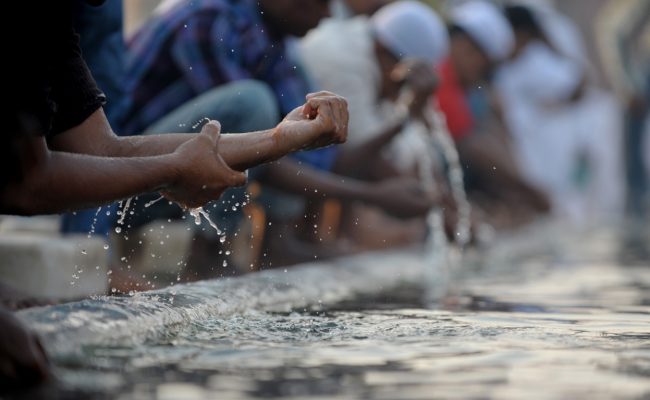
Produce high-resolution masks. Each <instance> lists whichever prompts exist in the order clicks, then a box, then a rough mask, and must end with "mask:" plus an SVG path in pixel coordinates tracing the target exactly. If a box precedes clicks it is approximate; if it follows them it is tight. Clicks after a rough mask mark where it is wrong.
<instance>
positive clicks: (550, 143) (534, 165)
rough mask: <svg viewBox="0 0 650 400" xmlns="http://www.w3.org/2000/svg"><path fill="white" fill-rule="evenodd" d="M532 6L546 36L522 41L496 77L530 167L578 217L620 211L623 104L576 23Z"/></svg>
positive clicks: (557, 207) (556, 203)
mask: <svg viewBox="0 0 650 400" xmlns="http://www.w3.org/2000/svg"><path fill="white" fill-rule="evenodd" d="M526 9H527V10H528V11H530V12H531V15H532V17H533V21H534V22H535V23H536V25H537V27H538V28H539V33H540V35H539V37H534V38H528V39H529V40H526V41H525V43H519V50H518V51H517V53H516V54H515V56H514V58H513V59H512V60H511V61H510V62H508V63H506V64H505V65H504V66H502V67H501V68H500V70H499V71H498V75H497V80H496V82H497V84H496V86H497V88H498V90H499V92H500V95H501V97H502V100H503V105H504V107H503V109H504V116H505V119H506V123H507V124H508V126H509V128H510V130H511V132H512V134H513V141H514V144H515V148H516V151H517V153H518V154H517V155H518V159H519V162H520V164H521V167H522V170H523V172H524V173H525V174H526V175H527V177H528V179H530V180H531V182H532V183H534V184H536V185H538V186H539V187H541V188H542V189H544V190H546V191H547V193H548V194H549V195H550V197H551V201H552V203H553V208H554V212H555V214H556V215H558V216H561V217H568V218H570V219H571V220H572V221H574V222H577V223H581V222H586V221H587V220H592V219H594V218H597V219H600V218H616V217H619V216H620V215H621V214H622V211H623V205H624V182H625V180H624V174H623V160H622V154H623V153H622V137H623V119H622V110H621V109H620V107H619V106H618V105H617V102H616V101H615V100H614V98H613V96H611V95H609V94H608V93H605V92H603V91H601V90H600V89H597V88H596V87H595V85H593V84H592V83H591V82H590V77H589V69H590V65H589V61H588V59H587V57H586V51H585V49H584V46H583V44H582V39H581V37H580V35H579V33H578V30H577V28H576V27H575V25H574V24H573V22H572V21H571V20H569V19H568V18H567V17H565V16H564V15H561V14H559V13H557V12H556V11H555V10H553V9H551V8H548V7H541V6H536V7H531V6H527V7H526ZM511 20H512V16H511ZM515 29H517V27H516V26H515ZM521 32H522V31H521V29H520V30H519V36H518V37H519V38H520V40H521V34H522V33H521Z"/></svg>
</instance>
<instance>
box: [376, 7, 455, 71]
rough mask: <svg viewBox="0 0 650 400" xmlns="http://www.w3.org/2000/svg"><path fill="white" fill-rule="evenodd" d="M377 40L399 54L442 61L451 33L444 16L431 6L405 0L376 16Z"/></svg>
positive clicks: (383, 9)
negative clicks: (443, 18)
mask: <svg viewBox="0 0 650 400" xmlns="http://www.w3.org/2000/svg"><path fill="white" fill-rule="evenodd" d="M371 21H372V26H373V29H374V31H375V34H376V35H377V40H379V42H380V43H381V44H383V45H384V46H386V48H387V49H388V50H390V51H391V52H392V53H393V54H394V55H395V56H396V57H398V58H400V59H402V58H417V59H420V60H424V61H426V62H428V63H430V64H431V65H437V64H439V63H440V62H441V61H442V60H443V59H444V57H445V56H446V55H447V52H448V51H449V35H448V33H447V28H446V27H445V24H444V22H443V21H442V19H441V18H440V17H439V16H438V15H437V14H436V13H435V12H434V11H433V10H432V9H431V8H430V7H428V6H425V5H424V4H422V3H420V2H418V1H413V0H404V1H396V2H393V3H390V4H388V5H386V6H384V7H382V8H381V9H379V11H377V12H376V13H375V14H374V15H373V16H372V20H371Z"/></svg>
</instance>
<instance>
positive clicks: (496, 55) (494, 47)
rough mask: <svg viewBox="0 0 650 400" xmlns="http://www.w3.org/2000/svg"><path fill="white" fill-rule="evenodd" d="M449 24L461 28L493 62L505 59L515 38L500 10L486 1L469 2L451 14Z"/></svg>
mask: <svg viewBox="0 0 650 400" xmlns="http://www.w3.org/2000/svg"><path fill="white" fill-rule="evenodd" d="M451 23H453V24H454V25H456V26H458V27H460V28H462V29H463V30H464V31H465V32H466V33H467V34H468V35H469V36H470V37H471V38H472V39H473V40H474V42H476V44H478V45H479V47H480V48H481V50H483V51H484V52H485V54H487V56H488V57H489V58H490V59H491V60H492V61H494V62H499V61H503V60H504V59H506V58H507V57H508V56H509V55H510V53H511V52H512V49H513V47H514V44H515V36H514V33H513V32H512V28H511V27H510V23H508V20H507V19H506V17H505V15H503V13H502V12H501V10H500V9H499V8H498V7H497V6H495V5H493V4H490V3H488V2H486V1H478V0H476V1H469V2H467V3H463V4H462V5H460V6H458V7H456V8H455V9H453V10H452V12H451Z"/></svg>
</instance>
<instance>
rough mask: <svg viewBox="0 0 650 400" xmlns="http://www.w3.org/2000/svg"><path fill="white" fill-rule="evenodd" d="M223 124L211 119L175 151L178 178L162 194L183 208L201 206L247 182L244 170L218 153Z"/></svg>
mask: <svg viewBox="0 0 650 400" xmlns="http://www.w3.org/2000/svg"><path fill="white" fill-rule="evenodd" d="M220 133H221V125H219V123H218V122H217V121H210V122H208V123H207V124H205V125H204V126H203V128H202V129H201V132H200V133H199V134H197V135H196V136H194V137H193V138H192V139H190V140H188V141H187V142H185V143H183V144H182V145H181V146H179V147H178V148H177V149H176V151H175V152H174V153H173V154H172V156H173V157H174V159H175V162H176V163H177V165H178V166H179V167H178V173H177V179H176V180H175V182H173V183H172V184H171V185H170V186H169V187H167V188H166V189H165V190H164V191H163V192H162V194H163V195H164V196H165V197H166V198H167V199H169V200H171V201H174V202H176V203H178V204H179V205H180V206H181V207H184V208H196V207H201V206H203V205H204V204H206V203H207V202H209V201H211V200H216V199H218V198H219V197H221V195H222V194H223V192H224V191H225V190H226V189H228V188H230V187H234V186H241V185H243V184H245V183H246V175H245V174H244V173H243V172H238V171H234V170H233V169H231V168H230V167H229V166H228V165H227V164H226V163H225V161H224V160H223V158H221V155H219V135H220Z"/></svg>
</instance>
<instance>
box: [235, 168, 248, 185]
mask: <svg viewBox="0 0 650 400" xmlns="http://www.w3.org/2000/svg"><path fill="white" fill-rule="evenodd" d="M247 180H248V177H247V175H246V173H245V172H239V171H234V174H233V176H232V180H231V182H232V185H231V186H234V187H238V186H244V185H245V184H246V181H247Z"/></svg>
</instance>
